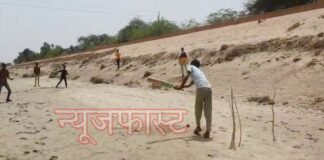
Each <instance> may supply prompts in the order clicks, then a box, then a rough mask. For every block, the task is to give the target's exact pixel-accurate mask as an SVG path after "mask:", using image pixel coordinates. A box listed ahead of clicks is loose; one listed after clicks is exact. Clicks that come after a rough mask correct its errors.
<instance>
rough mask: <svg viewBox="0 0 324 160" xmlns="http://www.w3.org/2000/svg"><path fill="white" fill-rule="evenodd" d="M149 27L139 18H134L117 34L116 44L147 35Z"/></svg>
mask: <svg viewBox="0 0 324 160" xmlns="http://www.w3.org/2000/svg"><path fill="white" fill-rule="evenodd" d="M148 28H149V25H148V24H146V23H145V22H144V21H143V20H141V19H139V18H134V19H133V20H131V21H130V22H129V24H128V25H127V26H126V27H124V28H123V29H121V30H120V31H119V32H118V36H117V37H118V38H117V39H118V40H117V41H118V42H129V41H131V40H136V39H140V38H145V37H147V35H148Z"/></svg>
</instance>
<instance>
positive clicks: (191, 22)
mask: <svg viewBox="0 0 324 160" xmlns="http://www.w3.org/2000/svg"><path fill="white" fill-rule="evenodd" d="M180 25H181V29H191V28H195V27H199V26H200V24H199V23H198V22H197V21H196V20H195V19H189V20H186V21H185V22H183V23H181V24H180Z"/></svg>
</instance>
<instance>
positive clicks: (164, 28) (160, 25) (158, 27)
mask: <svg viewBox="0 0 324 160" xmlns="http://www.w3.org/2000/svg"><path fill="white" fill-rule="evenodd" d="M179 30H180V28H179V27H178V26H177V24H176V23H173V22H171V21H168V20H165V19H163V18H162V19H161V20H157V21H154V22H153V23H151V25H150V28H149V33H150V34H149V35H150V36H160V35H163V34H167V33H173V32H176V31H179Z"/></svg>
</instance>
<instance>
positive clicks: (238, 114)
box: [234, 99, 242, 147]
mask: <svg viewBox="0 0 324 160" xmlns="http://www.w3.org/2000/svg"><path fill="white" fill-rule="evenodd" d="M234 104H235V108H236V112H237V116H238V119H239V125H240V141H239V147H240V146H241V142H242V124H241V118H240V113H239V111H238V107H237V104H236V100H235V99H234Z"/></svg>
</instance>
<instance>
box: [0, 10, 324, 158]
mask: <svg viewBox="0 0 324 160" xmlns="http://www.w3.org/2000/svg"><path fill="white" fill-rule="evenodd" d="M321 15H324V9H319V10H314V11H309V12H304V13H298V14H293V15H287V16H283V17H277V18H273V19H267V20H266V21H264V22H262V23H260V24H258V23H257V22H250V23H244V24H240V25H235V26H230V27H226V28H218V29H213V30H208V31H203V32H197V33H192V34H188V35H183V36H178V37H171V38H167V39H161V40H156V41H150V42H145V43H139V44H133V45H128V46H123V47H120V50H121V52H122V54H123V63H122V67H121V69H120V70H118V71H117V70H116V66H115V64H114V62H113V54H112V53H111V51H110V50H111V49H106V50H100V51H96V52H94V53H90V54H88V55H85V54H80V55H78V56H74V57H73V59H69V58H68V57H65V58H63V59H60V60H55V59H54V60H53V61H50V62H44V63H41V69H42V74H43V75H42V83H41V85H42V87H40V88H33V87H32V86H33V79H32V78H22V77H23V75H25V76H24V77H26V76H29V75H30V74H31V73H32V68H33V64H23V65H18V66H12V67H11V68H10V72H11V73H12V75H13V76H14V78H15V80H14V81H11V82H10V84H11V86H12V88H13V91H14V92H13V95H12V99H13V100H14V102H13V103H10V104H6V103H1V104H0V115H1V116H0V119H1V122H0V124H1V126H6V127H1V128H0V144H1V146H4V147H0V159H7V158H9V159H10V158H12V159H15V158H16V159H50V158H51V157H52V156H58V159H107V157H108V159H170V160H172V159H309V160H314V159H316V160H317V159H323V157H324V154H323V153H322V152H321V151H322V150H323V147H324V145H323V136H324V134H323V133H324V131H323V130H324V128H323V124H324V114H323V111H324V85H323V84H324V72H323V69H324V52H323V49H324V37H323V32H324V19H323V18H320V17H321ZM298 22H299V23H300V24H301V25H300V26H299V27H297V28H295V29H294V30H292V31H290V32H288V31H287V30H288V28H289V27H291V26H293V25H294V24H296V23H298ZM222 45H228V46H227V47H226V46H223V50H220V48H221V46H222ZM182 46H183V47H185V48H186V49H187V51H188V53H189V54H190V57H191V58H198V59H199V60H200V61H201V62H202V64H203V66H202V70H203V71H204V72H205V73H206V75H207V77H208V79H209V81H210V82H211V85H212V88H213V132H212V139H209V140H204V139H202V138H201V137H196V136H192V131H193V128H194V125H195V123H194V122H195V120H194V109H193V107H194V94H195V93H194V91H195V89H194V87H192V88H189V89H186V90H185V91H174V90H171V89H169V88H160V89H152V88H151V84H150V83H148V82H147V80H146V78H144V77H143V76H144V73H145V72H150V73H151V74H152V75H151V76H150V77H156V78H159V79H163V80H165V81H169V82H172V83H179V81H180V79H181V76H180V75H181V74H180V68H179V65H178V64H177V60H176V57H177V54H176V53H177V51H178V50H179V48H180V47H182ZM95 53H96V54H95ZM63 63H66V64H67V67H68V71H69V73H70V77H69V78H70V80H69V83H70V88H68V89H55V88H54V86H55V84H56V83H57V79H56V78H54V79H49V78H48V75H49V74H50V73H51V72H53V71H54V70H56V69H59V68H60V66H61V64H63ZM93 78H95V81H93V82H96V83H101V84H96V85H95V84H93V83H91V82H90V80H91V79H93ZM72 79H73V80H72ZM231 87H233V88H234V93H235V95H236V98H237V101H238V103H239V110H240V115H241V119H242V124H243V142H242V146H241V147H240V148H238V149H237V150H236V151H233V150H230V149H228V147H229V143H230V137H231V127H232V126H231V123H232V120H231V117H230V109H229V105H228V97H229V93H230V88H231ZM3 90H4V89H3ZM274 92H276V98H275V103H276V104H275V106H274V107H275V112H276V135H277V139H278V141H277V142H276V143H273V142H272V135H271V108H270V107H271V106H270V105H266V104H264V105H263V104H257V103H250V102H248V98H250V97H252V96H256V97H259V96H269V97H272V96H273V94H274ZM4 96H5V95H3V94H1V98H4ZM0 102H2V101H0ZM57 108H185V109H188V111H189V114H188V115H187V116H186V119H185V124H186V123H188V124H190V125H191V126H192V127H191V128H189V130H188V132H186V133H184V134H179V135H175V134H172V133H168V135H166V136H161V135H159V133H157V132H154V133H153V135H152V136H144V135H140V134H135V135H133V136H127V134H126V130H124V129H122V128H121V127H118V126H116V128H115V129H116V131H117V133H116V134H114V135H113V136H108V135H107V134H104V133H102V132H98V131H96V130H93V129H90V130H91V133H92V134H93V135H94V137H95V138H96V139H97V140H98V139H99V142H98V145H97V146H95V147H93V146H84V145H80V144H78V142H77V141H76V137H77V135H78V134H79V133H80V132H79V131H78V130H74V129H72V128H70V127H66V128H63V129H62V128H59V127H58V126H57V124H56V123H55V121H56V120H57V118H58V116H56V115H54V113H53V110H54V109H57ZM76 157H77V158H76ZM55 158H56V157H52V159H55Z"/></svg>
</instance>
